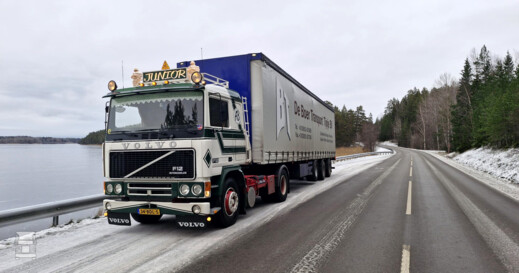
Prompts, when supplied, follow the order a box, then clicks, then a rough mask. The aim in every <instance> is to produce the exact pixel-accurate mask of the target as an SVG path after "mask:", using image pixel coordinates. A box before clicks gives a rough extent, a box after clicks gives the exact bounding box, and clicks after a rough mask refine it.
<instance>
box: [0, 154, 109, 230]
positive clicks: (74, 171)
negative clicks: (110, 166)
mask: <svg viewBox="0 0 519 273" xmlns="http://www.w3.org/2000/svg"><path fill="white" fill-rule="evenodd" d="M102 158H103V155H102V151H101V146H85V145H79V144H1V145H0V211H1V210H8V209H14V208H20V207H25V206H30V205H37V204H42V203H48V202H55V201H61V200H66V199H71V198H77V197H83V196H89V195H96V194H102V193H103V181H104V177H103V169H102V166H103V163H102ZM97 210H98V209H91V210H87V211H83V212H77V213H73V214H69V215H65V216H63V217H61V216H60V224H63V223H66V222H68V221H70V219H71V218H82V217H88V216H93V214H95V213H96V212H97ZM51 224H52V219H42V220H38V221H32V222H29V223H24V224H17V225H13V226H8V227H2V228H0V240H1V239H4V238H7V237H12V236H16V232H19V231H38V230H41V229H44V228H48V227H49V226H50V225H51Z"/></svg>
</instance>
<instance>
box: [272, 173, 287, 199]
mask: <svg viewBox="0 0 519 273" xmlns="http://www.w3.org/2000/svg"><path fill="white" fill-rule="evenodd" d="M276 179H277V181H276V182H277V183H276V192H275V193H274V194H272V200H273V201H274V202H283V201H285V200H287V195H288V187H289V186H288V183H290V180H289V178H288V173H287V170H286V169H285V168H283V167H281V168H279V170H278V173H277V177H276Z"/></svg>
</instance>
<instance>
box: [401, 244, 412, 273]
mask: <svg viewBox="0 0 519 273" xmlns="http://www.w3.org/2000/svg"><path fill="white" fill-rule="evenodd" d="M410 264H411V246H410V245H404V246H403V247H402V263H401V264H400V273H409V266H410Z"/></svg>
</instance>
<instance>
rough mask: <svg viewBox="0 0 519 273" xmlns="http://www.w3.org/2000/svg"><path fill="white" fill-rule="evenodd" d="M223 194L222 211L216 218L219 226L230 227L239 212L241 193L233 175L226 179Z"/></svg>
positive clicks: (221, 198) (221, 200)
mask: <svg viewBox="0 0 519 273" xmlns="http://www.w3.org/2000/svg"><path fill="white" fill-rule="evenodd" d="M223 189H224V190H223V192H222V196H220V207H221V209H220V211H219V212H218V214H217V217H216V220H217V223H218V225H219V226H221V227H228V226H232V225H234V223H236V219H238V214H239V210H238V208H239V205H240V201H241V200H240V194H239V193H238V186H237V184H236V181H234V179H233V178H232V177H229V178H227V179H226V180H225V182H224V185H223Z"/></svg>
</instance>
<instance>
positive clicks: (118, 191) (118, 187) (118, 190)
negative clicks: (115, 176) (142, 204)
mask: <svg viewBox="0 0 519 273" xmlns="http://www.w3.org/2000/svg"><path fill="white" fill-rule="evenodd" d="M122 191H123V186H122V185H121V184H115V193H116V194H119V193H121V192H122Z"/></svg>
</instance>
